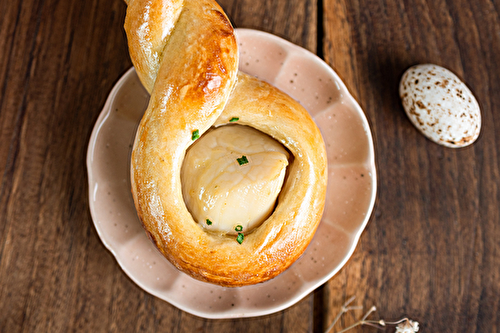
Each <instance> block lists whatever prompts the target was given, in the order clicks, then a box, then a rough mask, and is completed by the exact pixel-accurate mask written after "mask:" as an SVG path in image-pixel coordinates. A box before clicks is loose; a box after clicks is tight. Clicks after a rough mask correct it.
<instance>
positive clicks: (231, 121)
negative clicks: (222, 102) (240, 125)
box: [229, 117, 240, 123]
mask: <svg viewBox="0 0 500 333" xmlns="http://www.w3.org/2000/svg"><path fill="white" fill-rule="evenodd" d="M238 120H240V118H238V117H233V118H231V120H229V122H230V123H234V122H235V121H238Z"/></svg>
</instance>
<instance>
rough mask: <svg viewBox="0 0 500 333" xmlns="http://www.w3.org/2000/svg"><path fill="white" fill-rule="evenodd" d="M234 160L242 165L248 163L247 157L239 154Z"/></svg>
mask: <svg viewBox="0 0 500 333" xmlns="http://www.w3.org/2000/svg"><path fill="white" fill-rule="evenodd" d="M236 160H237V161H238V164H239V165H243V164H247V163H248V159H247V157H246V156H245V155H243V156H241V157H240V158H237V159H236Z"/></svg>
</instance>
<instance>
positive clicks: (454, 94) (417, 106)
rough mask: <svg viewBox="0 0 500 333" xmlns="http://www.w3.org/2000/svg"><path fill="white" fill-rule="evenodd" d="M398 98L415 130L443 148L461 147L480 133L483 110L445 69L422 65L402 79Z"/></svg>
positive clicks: (461, 83)
mask: <svg viewBox="0 0 500 333" xmlns="http://www.w3.org/2000/svg"><path fill="white" fill-rule="evenodd" d="M399 96H400V97H401V100H402V103H403V108H404V110H405V111H406V114H407V115H408V118H410V120H411V122H412V123H413V125H415V127H416V128H417V129H418V130H420V132H422V133H423V134H424V135H425V136H426V137H428V138H429V139H431V140H432V141H434V142H436V143H439V144H441V145H444V146H447V147H451V148H460V147H465V146H468V145H470V144H471V143H473V142H474V141H475V140H476V139H477V138H478V136H479V132H480V130H481V111H480V109H479V104H478V103H477V100H476V98H475V97H474V95H473V94H472V92H471V91H470V90H469V88H467V86H466V85H465V83H463V82H462V81H461V80H460V79H459V78H458V77H457V76H456V75H455V74H453V73H452V72H451V71H449V70H448V69H446V68H443V67H440V66H437V65H432V64H423V65H416V66H413V67H410V68H409V69H408V70H407V71H406V72H405V73H404V74H403V76H402V78H401V82H400V85H399Z"/></svg>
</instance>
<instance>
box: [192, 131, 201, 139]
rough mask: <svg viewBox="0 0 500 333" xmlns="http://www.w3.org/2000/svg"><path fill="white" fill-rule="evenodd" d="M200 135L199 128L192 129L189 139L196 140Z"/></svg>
mask: <svg viewBox="0 0 500 333" xmlns="http://www.w3.org/2000/svg"><path fill="white" fill-rule="evenodd" d="M199 137H200V131H199V130H194V131H193V133H192V134H191V140H193V141H194V140H196V139H198V138H199Z"/></svg>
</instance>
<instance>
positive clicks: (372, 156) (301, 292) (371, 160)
mask: <svg viewBox="0 0 500 333" xmlns="http://www.w3.org/2000/svg"><path fill="white" fill-rule="evenodd" d="M235 31H236V36H237V37H236V38H237V40H238V39H239V36H240V35H245V34H247V35H248V34H250V35H254V36H258V37H262V38H266V39H268V40H272V41H273V42H276V43H278V45H279V44H284V45H285V46H286V47H288V48H291V49H292V50H293V51H294V52H298V53H299V54H300V55H301V56H305V57H308V58H310V59H311V60H313V61H314V62H315V63H316V64H320V65H321V66H322V68H323V69H324V70H325V71H326V72H328V73H329V75H331V76H333V77H334V78H335V83H336V84H337V85H338V86H339V91H341V93H343V94H344V98H347V99H348V100H349V101H350V102H351V106H352V108H353V109H355V110H356V112H357V113H358V114H359V116H360V119H361V120H362V123H363V127H364V129H365V131H366V136H367V138H368V140H367V141H368V148H369V157H368V159H367V161H366V162H365V164H364V165H366V166H367V167H368V168H369V169H370V171H371V172H372V175H371V177H372V188H371V193H370V202H369V204H368V208H367V210H366V214H365V217H364V219H363V222H362V223H360V226H359V228H358V230H357V231H356V232H355V233H354V232H353V233H352V234H351V237H352V241H351V243H350V248H349V251H348V253H347V254H346V255H345V256H344V258H343V260H342V261H341V263H340V264H338V265H337V267H336V268H335V269H333V270H332V271H330V272H329V274H326V275H324V276H323V277H322V278H320V279H318V280H316V281H315V282H311V283H308V286H306V287H305V288H300V289H298V292H297V294H296V295H295V296H293V297H291V298H290V299H289V300H288V301H285V302H281V303H280V304H277V305H276V306H272V307H269V308H265V309H262V310H258V309H256V310H255V311H251V312H245V311H241V312H239V313H212V312H203V311H199V310H196V309H192V308H190V307H189V306H186V305H184V304H183V303H180V302H177V301H175V300H170V299H168V300H167V299H165V296H164V295H161V294H160V293H158V292H156V291H155V290H153V289H151V288H150V287H148V286H147V285H145V284H144V283H142V282H141V281H140V280H139V279H136V277H135V276H133V274H132V273H129V272H128V271H127V268H126V266H125V263H123V262H122V260H121V259H120V256H119V255H118V253H117V252H116V251H115V249H114V248H113V247H112V246H111V245H110V244H109V243H108V242H107V241H106V237H105V236H104V235H103V233H102V230H101V229H100V228H99V227H98V225H97V224H98V222H97V221H99V220H100V219H99V218H98V216H99V214H98V213H97V212H96V211H95V210H96V208H95V206H94V205H93V204H92V202H93V201H95V200H94V199H93V198H94V195H95V193H94V192H95V190H94V188H95V184H96V183H97V181H96V179H95V177H94V174H93V172H92V164H93V153H94V149H95V146H96V141H97V140H96V139H97V137H98V134H99V131H100V129H101V127H102V125H103V124H104V121H105V119H106V118H107V117H108V116H109V114H110V113H111V108H110V106H111V105H112V103H113V101H114V100H115V98H116V95H117V94H118V92H119V91H120V88H121V87H122V86H123V83H124V82H126V81H127V80H128V79H129V77H130V76H131V75H133V73H135V68H134V67H133V66H132V67H131V68H129V69H128V70H127V71H126V72H125V73H124V74H123V75H122V76H121V77H120V78H119V79H118V80H117V82H116V83H115V84H114V86H113V88H112V90H111V92H110V93H109V95H108V97H107V99H106V102H105V104H104V106H103V108H102V110H101V112H100V113H99V116H98V117H97V119H96V122H95V124H94V127H93V129H92V133H91V135H90V138H89V144H88V149H87V158H86V166H87V176H88V185H89V188H88V193H89V209H90V213H91V217H92V222H93V224H94V228H95V230H96V232H97V234H98V236H99V238H100V240H101V242H102V243H103V244H104V246H105V247H106V249H107V250H109V251H110V252H111V253H112V254H113V257H114V258H115V260H116V261H117V263H118V265H119V266H120V268H121V270H122V271H123V272H124V273H125V275H126V276H127V277H129V278H130V279H131V280H132V281H133V282H134V283H135V284H136V285H137V286H139V287H140V288H141V289H143V290H145V291H146V292H148V293H149V294H151V295H153V296H155V297H158V298H159V299H161V300H163V301H166V302H167V303H169V304H171V305H173V306H175V307H176V308H178V309H180V310H182V311H185V312H187V313H190V314H192V315H195V316H198V317H201V318H206V319H231V318H250V317H259V316H264V315H269V314H272V313H276V312H279V311H282V310H284V309H287V308H288V307H291V306H292V305H294V304H296V303H298V302H299V301H300V300H302V299H303V298H305V297H306V296H307V295H309V294H310V293H311V292H312V291H314V290H315V289H317V288H318V287H319V286H321V285H323V284H324V283H326V282H327V281H328V280H330V279H331V278H332V277H333V276H335V275H336V274H337V273H338V272H339V271H340V270H341V269H342V268H343V267H344V266H345V264H346V263H347V261H348V260H349V259H350V258H351V257H352V254H353V253H354V251H355V249H356V247H357V245H358V243H359V239H360V237H361V234H362V233H363V231H364V230H365V228H366V226H367V224H368V222H369V221H370V219H371V216H372V214H373V208H374V206H375V202H376V197H377V178H378V177H377V176H378V175H377V168H376V153H375V145H374V138H373V134H372V131H371V127H370V123H369V121H368V117H367V115H366V114H365V112H364V111H363V109H362V108H361V106H360V105H359V104H358V102H357V101H356V99H355V98H354V96H352V94H351V93H350V92H349V90H348V89H347V87H346V85H345V83H344V82H343V81H342V79H341V78H340V77H339V76H338V74H337V73H336V72H335V71H334V70H333V69H332V68H331V67H330V66H328V64H326V63H325V62H324V60H323V59H321V58H320V57H318V56H317V55H316V54H314V53H312V52H310V51H309V50H307V49H304V48H302V47H300V46H298V45H295V44H293V43H291V42H290V41H288V40H286V39H283V38H281V37H279V36H276V35H273V34H270V33H268V32H264V31H260V30H254V29H248V28H237V29H235ZM306 251H307V249H306ZM264 283H265V282H264ZM246 287H255V286H246ZM240 288H245V287H240Z"/></svg>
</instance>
